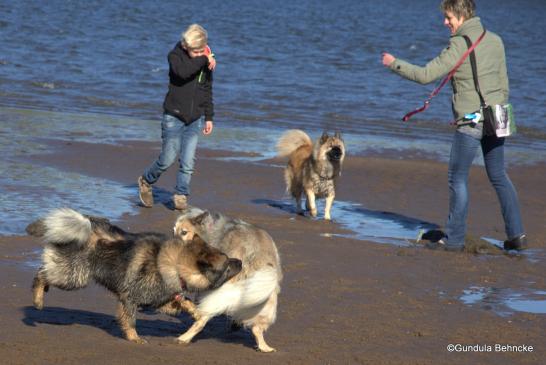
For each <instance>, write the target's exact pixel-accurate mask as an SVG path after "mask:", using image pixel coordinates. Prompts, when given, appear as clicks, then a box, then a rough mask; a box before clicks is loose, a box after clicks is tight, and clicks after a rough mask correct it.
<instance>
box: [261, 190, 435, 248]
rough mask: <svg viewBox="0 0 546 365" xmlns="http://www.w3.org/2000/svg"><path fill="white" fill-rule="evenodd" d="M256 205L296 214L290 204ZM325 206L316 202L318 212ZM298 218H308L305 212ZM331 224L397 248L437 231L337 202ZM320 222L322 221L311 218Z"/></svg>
mask: <svg viewBox="0 0 546 365" xmlns="http://www.w3.org/2000/svg"><path fill="white" fill-rule="evenodd" d="M252 202H253V203H254V204H258V205H268V206H270V207H272V208H276V209H280V210H282V211H284V212H287V213H289V214H294V215H296V214H298V212H297V210H296V206H295V204H294V202H293V201H290V200H271V199H254V200H253V201H252ZM323 205H324V202H321V201H318V202H317V209H318V210H319V212H321V211H323ZM300 215H305V216H309V214H308V212H305V213H300ZM332 217H333V222H334V223H337V224H339V225H340V226H341V227H343V228H345V229H348V230H350V231H353V232H354V233H355V236H356V237H360V238H362V239H366V240H370V239H371V240H372V241H373V240H374V239H378V240H379V241H378V242H386V243H389V242H391V243H396V244H400V243H401V242H402V241H408V240H413V239H415V238H416V236H417V234H418V232H419V231H421V230H424V231H431V230H438V229H439V226H438V225H437V224H435V223H431V222H426V221H423V220H421V219H417V218H414V217H408V216H405V215H402V214H398V213H393V212H386V211H379V210H371V209H367V208H365V207H362V206H361V205H360V204H356V203H351V202H344V201H336V202H334V205H333V207H332ZM310 219H313V220H321V219H322V217H320V216H319V217H317V218H311V217H310Z"/></svg>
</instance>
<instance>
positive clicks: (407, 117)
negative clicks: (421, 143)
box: [402, 30, 485, 122]
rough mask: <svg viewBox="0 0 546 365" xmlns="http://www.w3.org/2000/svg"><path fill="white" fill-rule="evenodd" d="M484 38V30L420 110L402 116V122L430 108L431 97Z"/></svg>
mask: <svg viewBox="0 0 546 365" xmlns="http://www.w3.org/2000/svg"><path fill="white" fill-rule="evenodd" d="M484 36H485V30H484V31H483V33H482V35H481V36H480V38H478V40H476V42H474V44H473V45H472V46H471V47H470V48H469V49H468V50H467V51H466V52H465V53H464V54H463V56H462V57H461V59H460V60H459V61H458V62H457V64H456V65H455V67H453V69H452V70H451V71H449V73H448V74H447V76H446V77H445V78H444V79H443V80H442V82H441V83H440V86H438V87H437V88H436V89H434V90H433V91H432V93H430V95H429V97H428V99H427V100H425V103H424V104H423V106H422V107H420V108H417V109H415V110H413V111H411V112H409V113H408V114H406V115H404V117H403V118H402V121H404V122H407V121H408V120H409V119H410V118H411V117H413V116H414V115H415V114H417V113H421V112H424V111H425V110H427V109H428V107H429V106H430V101H431V100H432V98H433V97H435V96H436V95H438V94H439V93H440V90H441V89H442V88H443V87H444V85H445V84H447V82H448V81H449V80H450V79H451V78H452V77H453V75H455V72H457V69H458V68H459V67H460V66H461V65H462V64H463V62H464V60H465V59H466V58H467V57H468V55H469V54H470V53H471V52H472V51H473V50H474V48H476V46H477V45H478V44H479V43H480V42H481V41H482V39H483V37H484Z"/></svg>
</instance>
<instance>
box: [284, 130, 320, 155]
mask: <svg viewBox="0 0 546 365" xmlns="http://www.w3.org/2000/svg"><path fill="white" fill-rule="evenodd" d="M301 146H309V147H311V146H313V141H312V140H311V137H309V136H308V135H307V133H305V132H304V131H302V130H299V129H291V130H289V131H286V132H285V133H284V134H283V135H282V136H281V138H279V141H278V142H277V156H279V157H286V156H289V155H290V154H291V153H292V152H294V151H295V150H297V149H298V148H300V147H301Z"/></svg>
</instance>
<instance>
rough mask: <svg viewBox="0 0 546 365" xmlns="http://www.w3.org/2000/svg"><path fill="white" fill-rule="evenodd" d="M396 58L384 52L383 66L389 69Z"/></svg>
mask: <svg viewBox="0 0 546 365" xmlns="http://www.w3.org/2000/svg"><path fill="white" fill-rule="evenodd" d="M395 59H396V58H395V57H394V56H393V55H391V54H390V53H387V52H383V54H382V62H383V66H385V67H389V66H390V65H391V63H393V62H394V60H395Z"/></svg>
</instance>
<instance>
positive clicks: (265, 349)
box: [256, 345, 277, 353]
mask: <svg viewBox="0 0 546 365" xmlns="http://www.w3.org/2000/svg"><path fill="white" fill-rule="evenodd" d="M256 351H258V352H264V353H270V352H276V351H277V350H276V349H274V348H273V347H269V346H268V345H262V346H261V347H260V346H257V347H256Z"/></svg>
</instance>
